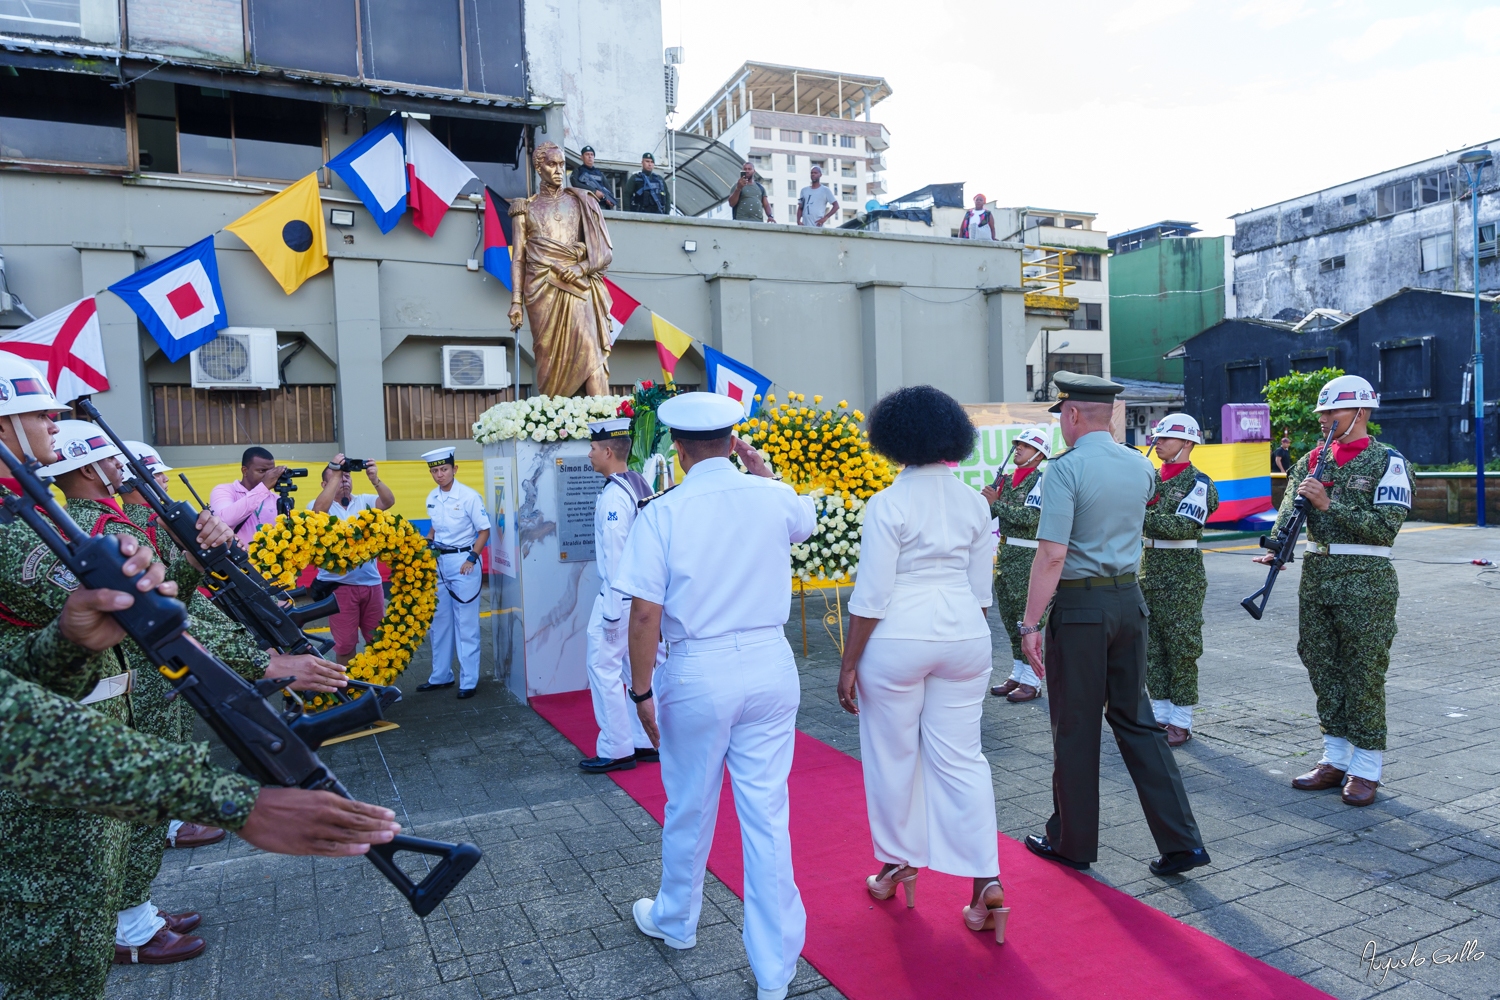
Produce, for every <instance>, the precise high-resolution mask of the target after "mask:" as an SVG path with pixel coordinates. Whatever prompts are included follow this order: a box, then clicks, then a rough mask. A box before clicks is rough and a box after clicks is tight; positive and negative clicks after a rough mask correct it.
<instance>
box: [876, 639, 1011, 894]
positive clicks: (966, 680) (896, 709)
mask: <svg viewBox="0 0 1500 1000" xmlns="http://www.w3.org/2000/svg"><path fill="white" fill-rule="evenodd" d="M990 665H991V652H990V640H989V639H987V638H975V639H959V640H955V641H951V642H942V641H935V640H926V639H881V638H872V639H871V640H870V643H869V645H867V646H866V647H865V653H864V656H863V658H861V660H860V661H859V680H858V691H859V751H860V759H861V760H862V761H863V763H864V772H865V802H866V803H867V805H868V807H869V812H870V833H871V836H872V839H873V840H874V841H875V857H876V858H877V859H879V860H880V861H883V862H888V863H891V864H907V865H912V866H914V867H917V868H931V869H933V870H935V871H940V872H944V873H946V874H948V875H958V876H962V877H968V878H988V877H993V876H994V875H995V874H996V873H997V872H999V871H1000V856H999V847H998V846H997V843H996V830H995V787H994V784H993V782H992V778H991V776H990V763H989V761H988V760H986V759H985V756H984V753H983V751H982V750H981V749H980V740H979V720H980V716H981V715H982V714H983V711H984V698H985V694H986V692H987V690H988V688H989V683H990Z"/></svg>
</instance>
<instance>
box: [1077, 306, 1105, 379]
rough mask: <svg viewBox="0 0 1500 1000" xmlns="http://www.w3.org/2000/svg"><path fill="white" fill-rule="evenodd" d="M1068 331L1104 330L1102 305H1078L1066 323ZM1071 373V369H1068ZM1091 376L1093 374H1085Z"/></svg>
mask: <svg viewBox="0 0 1500 1000" xmlns="http://www.w3.org/2000/svg"><path fill="white" fill-rule="evenodd" d="M1068 329H1070V330H1102V329H1104V304H1103V303H1102V302H1083V303H1080V304H1079V306H1078V309H1077V311H1076V312H1074V313H1073V318H1072V319H1071V320H1069V321H1068ZM1068 370H1069V371H1072V370H1073V369H1071V368H1070V369H1068ZM1084 374H1088V375H1092V374H1095V373H1094V372H1085V373H1084Z"/></svg>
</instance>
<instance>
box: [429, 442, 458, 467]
mask: <svg viewBox="0 0 1500 1000" xmlns="http://www.w3.org/2000/svg"><path fill="white" fill-rule="evenodd" d="M453 455H454V450H453V447H452V446H451V445H450V446H449V447H447V448H434V449H432V450H431V451H424V452H422V461H424V462H426V463H427V467H428V468H429V469H430V468H433V467H435V466H439V465H453V464H454V461H453Z"/></svg>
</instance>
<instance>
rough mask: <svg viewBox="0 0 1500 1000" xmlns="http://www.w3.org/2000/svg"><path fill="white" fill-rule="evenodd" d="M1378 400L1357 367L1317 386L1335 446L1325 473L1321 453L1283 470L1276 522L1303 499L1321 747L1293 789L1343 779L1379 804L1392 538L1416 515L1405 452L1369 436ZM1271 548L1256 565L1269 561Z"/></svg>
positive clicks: (1307, 632) (1306, 608) (1307, 629)
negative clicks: (1320, 469)
mask: <svg viewBox="0 0 1500 1000" xmlns="http://www.w3.org/2000/svg"><path fill="white" fill-rule="evenodd" d="M1379 406H1380V397H1379V395H1378V394H1376V392H1375V390H1374V388H1373V387H1372V386H1371V385H1370V383H1369V382H1367V381H1365V380H1364V379H1362V378H1360V377H1359V376H1358V375H1340V376H1339V377H1338V378H1336V379H1333V380H1332V381H1330V382H1329V383H1328V384H1327V385H1325V386H1323V388H1322V389H1321V390H1320V391H1319V393H1318V402H1317V405H1316V407H1314V409H1315V410H1316V411H1317V414H1318V423H1319V425H1320V426H1321V427H1322V429H1323V433H1324V435H1327V434H1328V432H1329V430H1330V429H1332V430H1333V435H1334V437H1333V449H1332V450H1333V454H1332V456H1330V457H1331V459H1332V460H1331V461H1330V462H1328V463H1327V465H1326V467H1325V472H1324V476H1325V477H1326V478H1325V479H1323V480H1322V481H1319V480H1317V479H1314V478H1313V477H1312V473H1311V470H1313V469H1315V468H1316V467H1317V464H1318V451H1319V449H1320V448H1321V446H1319V448H1315V449H1313V451H1311V452H1310V453H1308V454H1307V455H1304V456H1303V457H1302V458H1301V459H1299V460H1298V461H1297V464H1296V465H1294V466H1292V471H1291V472H1289V473H1288V474H1287V490H1286V495H1285V496H1284V497H1283V498H1282V502H1281V514H1280V517H1279V518H1278V519H1277V522H1276V529H1277V530H1278V531H1280V530H1281V527H1282V526H1283V525H1284V524H1285V523H1286V521H1287V519H1288V518H1289V517H1291V514H1292V503H1293V501H1294V500H1295V499H1296V498H1297V497H1299V496H1303V497H1306V498H1307V499H1308V502H1309V503H1310V504H1311V506H1312V509H1311V510H1309V511H1308V513H1307V556H1306V560H1305V562H1304V563H1303V565H1302V583H1301V586H1300V588H1299V590H1298V595H1297V598H1298V600H1297V608H1298V622H1297V655H1298V656H1300V657H1301V658H1302V664H1303V666H1305V667H1306V668H1307V676H1308V679H1309V680H1310V681H1312V687H1313V693H1314V694H1316V695H1317V698H1318V722H1319V723H1320V724H1321V726H1322V728H1323V756H1322V757H1321V758H1320V759H1319V761H1318V764H1317V766H1316V767H1314V768H1313V769H1312V770H1311V771H1309V772H1307V773H1306V774H1303V775H1299V776H1298V777H1296V778H1294V779H1292V787H1293V788H1298V789H1301V790H1303V791H1309V792H1315V791H1321V790H1323V789H1327V788H1339V787H1342V788H1343V793H1342V795H1343V800H1344V801H1345V802H1347V803H1348V804H1349V805H1351V806H1367V805H1369V804H1370V803H1372V802H1374V801H1375V789H1376V787H1378V786H1379V784H1380V773H1381V767H1382V765H1383V764H1384V756H1385V742H1386V725H1385V671H1386V667H1388V666H1389V665H1390V661H1391V642H1392V640H1394V639H1395V638H1396V600H1397V598H1398V597H1399V596H1400V588H1399V587H1398V585H1397V582H1396V568H1395V567H1394V566H1392V565H1391V545H1392V543H1394V542H1395V540H1396V533H1397V532H1399V531H1400V530H1401V525H1402V523H1404V522H1405V521H1406V517H1407V515H1408V514H1410V513H1411V498H1412V482H1411V477H1410V470H1409V469H1408V468H1407V463H1406V459H1405V458H1403V457H1402V456H1401V453H1400V452H1398V451H1396V449H1394V448H1392V447H1390V446H1389V445H1383V444H1381V443H1380V442H1379V441H1377V440H1375V439H1374V438H1372V437H1370V432H1369V427H1368V424H1369V420H1370V412H1371V411H1372V410H1374V409H1376V408H1377V407H1379ZM1271 560H1272V557H1271V556H1270V555H1265V556H1261V557H1260V558H1258V559H1257V560H1256V562H1261V563H1267V564H1269V563H1270V562H1271Z"/></svg>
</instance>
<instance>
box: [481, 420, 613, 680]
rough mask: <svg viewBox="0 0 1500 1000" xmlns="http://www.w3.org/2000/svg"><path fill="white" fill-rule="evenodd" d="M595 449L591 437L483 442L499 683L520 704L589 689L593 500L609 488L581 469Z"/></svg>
mask: <svg viewBox="0 0 1500 1000" xmlns="http://www.w3.org/2000/svg"><path fill="white" fill-rule="evenodd" d="M588 451H589V442H587V441H551V442H542V443H538V442H535V441H532V440H530V439H529V438H527V439H523V440H518V441H501V442H499V443H497V444H487V445H485V446H484V481H485V497H484V499H485V505H486V506H487V507H488V508H489V512H490V529H491V530H490V607H491V608H493V609H494V610H493V612H492V617H493V621H492V625H493V630H492V631H493V634H494V652H495V673H496V678H495V679H496V680H499V681H501V682H503V683H504V684H505V685H506V687H508V688H510V690H511V691H512V692H514V693H515V695H516V697H517V698H520V699H522V700H523V701H524V700H526V699H528V698H530V697H531V696H532V695H538V694H555V693H557V692H560V691H581V690H583V689H585V688H587V687H588V674H587V669H586V663H585V661H586V657H587V655H588V653H587V637H586V635H585V631H586V629H587V628H588V622H589V615H590V613H591V612H592V611H593V608H594V596H595V595H596V594H598V593H599V574H598V572H597V571H596V569H595V565H596V564H595V562H594V558H593V496H597V494H598V489H599V487H602V486H603V482H604V481H603V478H602V477H598V476H597V475H596V474H594V473H592V472H591V471H589V472H583V471H581V469H580V466H581V468H582V469H587V466H588ZM589 476H595V478H596V479H597V485H593V486H592V495H590V494H589V490H590V481H589V480H588V477H589ZM585 515H586V517H587V520H586V528H587V531H586V534H587V544H586V545H585V544H584V543H583V538H584V535H585V530H584V529H585Z"/></svg>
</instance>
